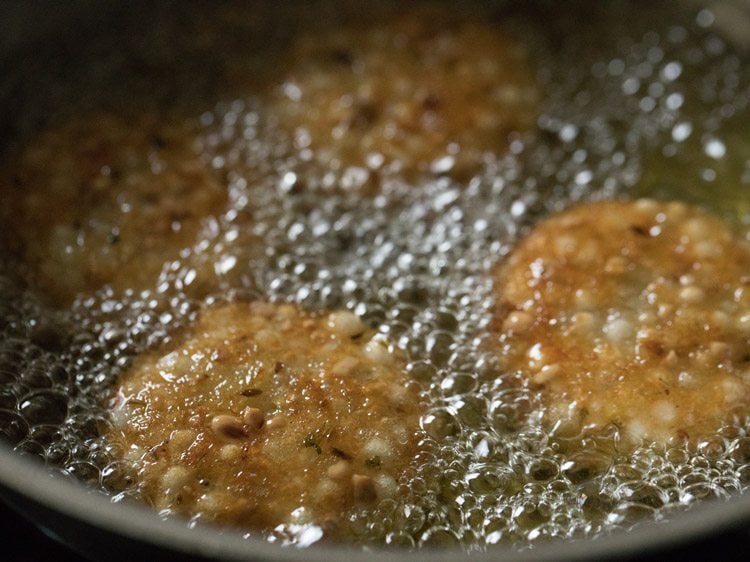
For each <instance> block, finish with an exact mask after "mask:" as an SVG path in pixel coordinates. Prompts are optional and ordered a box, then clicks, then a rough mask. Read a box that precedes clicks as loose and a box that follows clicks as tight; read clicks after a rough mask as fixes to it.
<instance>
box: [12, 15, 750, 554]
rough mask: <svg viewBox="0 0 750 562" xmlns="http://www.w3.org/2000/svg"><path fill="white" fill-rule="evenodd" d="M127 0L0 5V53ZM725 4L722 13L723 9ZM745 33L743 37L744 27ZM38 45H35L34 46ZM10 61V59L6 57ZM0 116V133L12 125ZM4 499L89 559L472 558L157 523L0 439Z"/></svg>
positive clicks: (735, 518) (608, 539) (741, 507)
mask: <svg viewBox="0 0 750 562" xmlns="http://www.w3.org/2000/svg"><path fill="white" fill-rule="evenodd" d="M721 6H722V7H721V8H719V9H718V10H717V14H719V15H720V14H722V13H724V14H725V15H724V16H722V17H724V19H725V20H726V21H727V26H728V27H727V31H726V35H727V37H728V38H729V39H730V40H732V41H733V42H734V43H735V44H737V45H738V47H740V48H743V47H745V48H746V47H747V45H748V43H750V33H748V28H747V27H745V28H743V27H742V18H746V19H745V21H746V22H747V21H750V16H748V15H747V14H748V13H750V12H748V11H747V9H748V4H747V3H743V2H735V3H722V5H721ZM137 9H138V8H137V6H136V5H135V4H133V3H129V4H126V3H115V2H93V1H90V0H76V1H69V2H64V3H61V2H20V1H17V2H16V1H13V2H5V3H2V4H0V53H1V54H3V55H5V54H7V53H12V52H15V51H16V50H17V49H19V48H20V47H21V46H24V48H25V50H26V51H28V50H29V47H28V46H29V45H36V46H39V50H38V52H39V56H43V55H42V53H44V52H45V51H44V49H45V48H49V47H50V46H51V45H55V44H56V43H60V44H61V43H62V42H64V41H67V40H75V39H76V37H77V36H79V35H80V36H85V34H86V32H87V30H91V29H94V28H98V27H100V26H102V25H107V23H108V22H114V21H116V20H117V18H122V17H130V16H132V14H133V12H135V11H137ZM722 10H723V12H722ZM743 29H744V33H743ZM35 48H36V47H35ZM3 58H4V59H5V61H6V64H9V62H8V61H10V63H12V60H13V59H8V57H7V56H3ZM11 111H12V108H8V107H6V108H5V116H3V117H0V138H3V139H7V138H11V137H13V136H14V135H15V134H16V133H17V131H14V130H10V129H12V125H11V124H10V120H9V119H8V118H7V116H8V114H9V113H10V112H11ZM0 497H1V498H2V499H3V500H4V501H6V502H7V503H8V504H9V505H10V506H12V507H13V508H14V509H15V510H16V511H17V512H18V513H19V517H26V518H28V519H30V520H32V521H33V522H34V523H36V524H37V525H38V526H39V527H40V528H42V529H43V530H44V531H45V532H46V533H48V534H50V535H51V536H53V537H55V538H57V539H58V540H60V541H62V542H64V543H66V544H68V545H69V546H71V547H72V548H74V549H76V550H77V551H79V552H81V553H83V554H84V555H86V556H88V557H90V558H92V559H109V560H132V559H147V558H148V559H152V558H158V559H163V560H183V561H184V560H185V559H186V558H198V559H209V560H247V559H253V560H278V561H281V560H301V559H305V560H308V561H310V562H313V561H338V560H341V561H344V560H346V561H351V562H356V561H359V560H363V561H364V560H382V561H390V560H393V561H404V562H406V561H423V560H424V561H427V560H429V561H430V562H438V561H442V560H445V561H449V560H450V561H454V560H458V559H461V558H468V555H465V554H462V553H460V552H457V551H450V550H421V551H413V552H406V551H399V550H392V549H391V550H375V551H362V550H361V549H355V548H352V547H346V546H329V545H326V546H316V547H313V548H309V549H306V550H298V549H295V548H289V547H280V546H277V545H273V544H269V543H268V542H266V541H264V540H262V539H260V538H253V537H250V538H248V537H245V536H243V535H242V534H241V533H240V532H238V531H233V530H228V529H213V528H210V527H199V528H193V529H189V528H187V527H186V526H185V525H184V524H182V523H180V522H178V521H171V520H163V519H161V518H160V517H159V516H158V515H157V514H156V513H154V512H152V511H151V510H149V509H147V508H145V507H141V506H139V505H130V504H113V503H112V502H111V501H110V500H109V498H108V497H106V496H104V495H102V494H101V493H98V492H94V491H92V490H90V489H87V488H86V487H85V486H83V485H82V484H80V483H78V482H76V481H73V480H70V479H68V478H64V477H62V476H60V475H59V474H57V473H55V472H53V471H50V470H49V469H48V468H46V467H44V466H43V465H42V464H41V463H40V462H39V461H37V460H36V459H35V458H32V457H30V456H21V455H19V454H18V453H15V452H13V450H11V449H10V448H9V447H8V446H6V445H5V444H3V443H2V442H0ZM748 523H750V495H745V496H736V497H733V498H731V499H729V500H727V501H719V500H712V501H705V502H703V503H700V504H698V505H695V506H693V507H692V508H691V509H689V510H687V511H684V512H681V513H678V514H674V515H673V516H671V518H670V520H669V521H668V522H663V523H649V524H647V525H640V526H638V527H636V528H635V529H633V530H631V531H628V532H615V533H612V534H610V535H607V536H604V537H601V538H598V539H596V540H573V541H567V542H549V543H543V544H540V545H538V546H535V547H534V548H533V549H526V550H517V549H514V548H513V547H512V546H509V545H506V546H499V547H497V548H493V549H492V550H490V551H488V552H486V553H475V554H472V555H471V559H473V560H479V561H482V560H497V559H503V560H552V559H560V558H566V559H602V558H614V557H624V556H630V555H635V554H638V553H640V552H643V551H646V550H649V549H655V548H658V547H667V546H670V545H674V544H676V543H679V542H684V541H688V540H693V539H696V538H699V537H701V536H705V535H707V534H710V533H715V532H718V531H719V530H727V529H728V528H731V527H739V526H744V525H747V524H748Z"/></svg>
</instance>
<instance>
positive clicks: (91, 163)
mask: <svg viewBox="0 0 750 562" xmlns="http://www.w3.org/2000/svg"><path fill="white" fill-rule="evenodd" d="M195 138H196V130H195V127H194V126H193V125H191V124H190V123H189V122H181V123H171V122H167V121H164V120H161V119H159V118H157V117H155V116H152V115H143V116H141V117H138V118H134V119H127V118H124V117H115V116H112V115H105V114H102V115H95V116H88V117H82V118H79V119H77V120H74V121H71V122H69V123H68V124H66V125H64V126H62V127H60V128H58V129H53V130H48V131H46V132H43V133H42V134H41V135H39V136H38V138H36V139H35V140H33V141H32V142H31V143H30V144H29V145H28V146H27V147H26V148H25V149H24V150H23V152H22V153H21V154H20V156H19V158H18V159H17V161H16V162H15V164H14V165H13V166H12V167H11V169H10V170H9V172H7V173H6V178H5V179H6V180H7V181H5V182H4V183H6V184H11V185H12V186H11V187H7V189H8V190H9V194H10V197H9V202H10V208H9V209H8V211H9V213H8V214H9V221H10V222H11V225H12V226H13V228H14V230H15V233H16V236H17V239H18V242H19V246H20V252H21V253H22V256H23V258H24V261H25V264H26V266H27V267H28V268H29V269H30V271H31V277H32V278H33V280H34V283H35V284H36V285H38V286H39V287H41V288H42V290H43V292H44V293H45V294H47V295H48V297H49V298H50V300H52V301H54V302H58V303H65V302H67V301H70V300H71V299H72V298H73V297H74V296H75V295H76V294H78V293H81V292H89V291H93V290H96V289H98V288H100V287H102V286H104V285H111V286H113V287H114V288H115V289H118V290H121V289H126V288H132V289H136V290H141V289H144V288H153V287H154V286H155V284H156V279H157V277H158V275H159V272H160V271H161V269H162V267H163V265H164V263H165V261H167V260H172V259H177V257H178V253H179V251H180V250H181V249H183V248H185V247H189V246H190V245H191V244H193V243H194V242H195V240H196V237H197V235H198V233H199V232H200V231H201V229H202V228H204V227H205V226H206V220H207V218H208V217H210V216H211V215H215V214H217V213H220V212H221V211H222V210H223V209H224V206H225V203H226V189H225V188H224V187H223V186H222V184H221V183H220V182H219V181H218V180H217V178H216V177H215V176H214V174H213V173H212V172H211V170H210V169H209V168H208V167H207V166H206V165H205V164H204V162H203V161H202V160H201V158H200V157H199V155H198V154H197V153H196V151H195V150H194V149H193V145H192V143H193V141H194V140H195Z"/></svg>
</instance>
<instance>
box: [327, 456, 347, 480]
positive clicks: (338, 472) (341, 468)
mask: <svg viewBox="0 0 750 562" xmlns="http://www.w3.org/2000/svg"><path fill="white" fill-rule="evenodd" d="M326 475H327V476H328V478H330V479H331V480H339V481H346V480H347V479H349V478H350V477H351V475H352V465H351V463H350V462H349V461H346V460H340V461H336V462H335V463H333V464H332V465H331V466H329V467H328V469H327V470H326Z"/></svg>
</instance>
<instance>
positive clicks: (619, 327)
mask: <svg viewBox="0 0 750 562" xmlns="http://www.w3.org/2000/svg"><path fill="white" fill-rule="evenodd" d="M633 332H634V327H633V324H632V323H631V322H629V321H628V320H626V319H625V318H622V317H620V316H619V315H615V316H611V317H610V318H609V319H608V320H607V322H606V323H605V325H604V333H605V334H606V335H607V338H608V339H609V340H610V341H611V342H612V343H615V344H618V345H621V344H623V343H624V342H625V341H626V340H628V339H630V338H632V336H633Z"/></svg>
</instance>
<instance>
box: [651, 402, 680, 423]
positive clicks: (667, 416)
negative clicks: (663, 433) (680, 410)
mask: <svg viewBox="0 0 750 562" xmlns="http://www.w3.org/2000/svg"><path fill="white" fill-rule="evenodd" d="M652 411H653V414H654V416H655V418H656V419H657V420H659V421H660V422H663V423H671V422H673V421H674V420H675V419H676V418H677V409H676V408H675V406H674V404H672V403H671V402H667V401H666V400H662V401H660V402H657V403H656V404H654V406H653V408H652Z"/></svg>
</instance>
